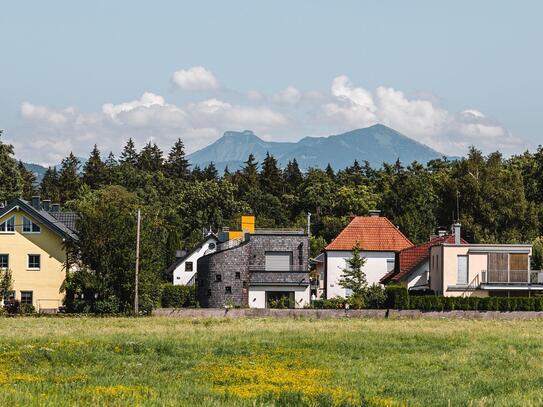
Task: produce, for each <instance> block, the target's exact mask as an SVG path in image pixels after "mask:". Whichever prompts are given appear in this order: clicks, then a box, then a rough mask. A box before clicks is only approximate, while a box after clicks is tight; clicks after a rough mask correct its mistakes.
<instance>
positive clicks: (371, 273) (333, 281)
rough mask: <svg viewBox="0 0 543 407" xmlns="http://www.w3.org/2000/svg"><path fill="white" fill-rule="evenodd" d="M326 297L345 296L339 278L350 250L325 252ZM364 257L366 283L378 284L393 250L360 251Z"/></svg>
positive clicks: (393, 256) (391, 258) (350, 253)
mask: <svg viewBox="0 0 543 407" xmlns="http://www.w3.org/2000/svg"><path fill="white" fill-rule="evenodd" d="M327 255H328V256H327V279H326V280H327V293H326V296H327V298H334V297H345V296H346V294H347V293H346V290H345V289H344V288H342V287H341V286H340V285H339V279H340V277H341V275H342V274H343V269H344V268H345V267H346V266H347V263H346V260H348V259H350V258H351V256H352V252H350V251H329V252H327ZM360 255H361V256H362V257H364V258H365V259H366V264H364V268H363V270H364V272H365V273H366V279H367V281H368V285H370V286H371V285H372V284H379V280H380V279H381V278H382V277H383V276H384V275H385V274H386V273H387V267H388V266H387V260H395V257H396V254H395V253H394V252H360Z"/></svg>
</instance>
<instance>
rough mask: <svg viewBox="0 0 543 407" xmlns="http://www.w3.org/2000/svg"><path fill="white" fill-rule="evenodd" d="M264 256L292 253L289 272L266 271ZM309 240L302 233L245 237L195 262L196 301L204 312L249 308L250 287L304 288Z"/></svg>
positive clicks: (306, 281)
mask: <svg viewBox="0 0 543 407" xmlns="http://www.w3.org/2000/svg"><path fill="white" fill-rule="evenodd" d="M267 252H290V253H292V265H291V268H290V269H289V270H284V271H274V270H266V253H267ZM308 256H309V239H308V237H307V235H305V234H303V233H299V234H293V233H288V234H287V233H281V232H280V231H278V232H276V233H270V232H267V233H258V231H257V232H256V233H253V234H248V235H246V238H245V240H244V241H243V242H242V243H241V244H240V245H239V246H236V247H233V248H228V249H226V250H220V249H219V250H218V251H217V252H215V253H212V254H209V255H207V256H204V257H202V258H201V259H200V260H199V261H198V275H197V284H198V300H199V302H200V306H202V307H204V308H221V307H224V306H228V305H231V306H242V307H243V306H249V304H248V294H249V289H250V287H253V286H260V287H262V286H264V287H265V286H280V287H285V291H289V286H290V287H297V288H299V287H300V286H307V285H308V284H309V273H308Z"/></svg>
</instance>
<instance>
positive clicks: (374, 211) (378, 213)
mask: <svg viewBox="0 0 543 407" xmlns="http://www.w3.org/2000/svg"><path fill="white" fill-rule="evenodd" d="M370 216H371V217H372V218H378V217H379V216H381V211H380V210H379V209H372V210H371V211H370Z"/></svg>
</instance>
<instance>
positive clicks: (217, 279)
mask: <svg viewBox="0 0 543 407" xmlns="http://www.w3.org/2000/svg"><path fill="white" fill-rule="evenodd" d="M215 281H217V282H221V281H222V276H221V275H220V274H216V275H215Z"/></svg>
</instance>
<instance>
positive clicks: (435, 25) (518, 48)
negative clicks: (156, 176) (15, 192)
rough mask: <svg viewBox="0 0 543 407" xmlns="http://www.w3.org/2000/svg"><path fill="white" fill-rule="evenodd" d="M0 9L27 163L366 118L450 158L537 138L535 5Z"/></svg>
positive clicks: (517, 148)
mask: <svg viewBox="0 0 543 407" xmlns="http://www.w3.org/2000/svg"><path fill="white" fill-rule="evenodd" d="M1 9H2V11H1V12H0V129H4V135H3V140H4V141H7V142H10V143H11V144H13V145H14V146H15V151H16V156H17V158H19V159H23V160H24V161H27V162H35V163H39V164H55V163H58V162H60V160H61V159H62V158H63V157H65V156H66V155H67V154H68V153H69V152H70V151H73V152H74V153H75V154H76V155H78V156H82V157H86V156H88V154H89V152H90V150H91V149H92V146H93V145H94V144H97V145H98V147H99V148H100V149H101V150H102V152H103V154H104V155H107V153H108V152H109V151H113V152H114V153H115V154H118V152H119V151H120V150H121V149H122V147H123V145H124V144H125V143H126V140H127V139H128V137H132V138H133V139H134V140H135V141H136V144H137V145H138V146H142V145H143V144H144V143H147V142H149V141H154V142H156V143H157V144H158V145H159V146H160V147H161V148H162V149H163V150H165V151H166V152H167V151H168V150H169V148H170V147H171V145H172V144H173V143H174V142H175V140H177V139H178V138H181V139H182V140H183V141H184V143H185V146H186V150H187V152H189V153H190V152H193V151H195V150H197V149H199V148H202V147H204V146H206V145H208V144H209V143H211V142H213V141H215V140H217V139H218V138H219V137H220V136H221V135H222V133H224V132H225V131H229V130H238V131H241V130H252V131H254V132H255V134H257V135H258V136H260V137H261V138H263V139H266V140H276V141H297V140H299V139H301V138H303V137H305V136H324V135H330V134H338V133H341V132H344V131H347V130H352V129H355V128H361V127H367V126H370V125H372V124H375V123H382V124H385V125H388V126H390V127H392V128H394V129H396V130H398V131H400V132H402V133H404V134H405V135H407V136H409V137H411V138H413V139H415V140H417V141H420V142H422V143H425V144H427V145H429V146H430V147H433V148H435V149H436V150H438V151H440V152H442V153H445V154H451V155H462V154H465V153H466V151H467V149H468V147H469V146H470V145H475V146H476V147H477V148H479V149H481V150H483V152H485V153H489V152H492V151H495V150H497V149H499V150H500V151H502V152H503V153H504V154H513V153H519V152H522V151H524V150H526V149H533V148H535V147H536V146H537V145H538V144H540V143H542V140H543V137H542V136H543V132H541V131H540V130H541V120H540V115H541V112H542V111H543V98H542V95H543V81H542V79H541V74H542V72H543V53H542V52H541V40H542V39H543V24H541V23H540V17H541V15H543V2H540V1H518V2H505V1H503V2H502V1H485V0H479V1H462V0H455V1H440V2H436V1H430V0H428V1H417V0H411V1H399V0H398V1H387V0H382V1H361V0H358V1H349V0H342V1H317V0H313V1H304V0H298V1H282V0H276V1H273V2H255V1H237V0H231V1H219V0H217V1H206V0H199V1H197V2H195V1H191V2H188V1H187V2H184V1H158V0H157V1H153V2H144V1H134V0H131V1H125V0H116V1H98V0H95V1H92V2H74V1H63V0H56V1H54V2H44V1H25V0H18V1H12V2H8V1H5V2H3V3H2V8H1Z"/></svg>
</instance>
